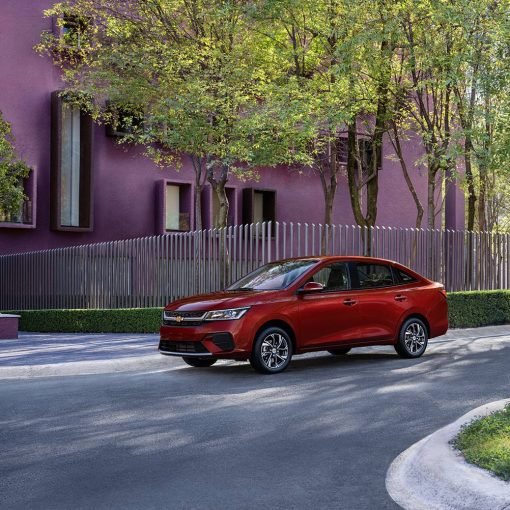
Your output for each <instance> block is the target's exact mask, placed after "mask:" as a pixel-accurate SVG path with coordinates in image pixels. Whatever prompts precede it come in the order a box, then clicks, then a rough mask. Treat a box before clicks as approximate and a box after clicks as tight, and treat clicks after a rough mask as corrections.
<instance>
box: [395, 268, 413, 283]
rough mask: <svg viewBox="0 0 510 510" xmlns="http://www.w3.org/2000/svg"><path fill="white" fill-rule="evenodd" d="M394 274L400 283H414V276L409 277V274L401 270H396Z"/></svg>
mask: <svg viewBox="0 0 510 510" xmlns="http://www.w3.org/2000/svg"><path fill="white" fill-rule="evenodd" d="M396 272H397V276H398V279H399V280H400V283H412V282H415V281H416V278H415V277H414V276H411V275H410V274H409V273H406V272H405V271H402V269H396Z"/></svg>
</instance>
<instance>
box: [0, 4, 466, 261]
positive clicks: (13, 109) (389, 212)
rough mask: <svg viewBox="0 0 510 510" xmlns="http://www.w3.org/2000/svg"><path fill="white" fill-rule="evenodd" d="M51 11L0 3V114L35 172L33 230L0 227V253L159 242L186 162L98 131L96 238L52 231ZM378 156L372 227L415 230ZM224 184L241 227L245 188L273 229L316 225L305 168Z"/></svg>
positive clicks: (420, 180) (398, 179) (457, 203)
mask: <svg viewBox="0 0 510 510" xmlns="http://www.w3.org/2000/svg"><path fill="white" fill-rule="evenodd" d="M52 3H53V2H52V1H51V0H3V1H2V2H1V4H0V64H1V68H2V73H0V110H1V111H2V112H3V115H4V117H5V119H6V120H8V121H9V122H11V123H12V127H13V132H14V135H15V137H16V149H17V151H18V154H19V156H20V157H21V158H23V159H24V160H25V161H26V162H27V163H28V164H29V165H30V166H32V167H33V168H34V169H35V170H36V172H37V225H36V228H35V229H34V230H26V229H25V230H22V229H5V228H2V226H1V224H0V253H9V252H11V253H12V252H19V251H28V250H38V249H47V248H52V247H60V246H68V245H74V244H82V243H91V242H100V241H107V240H115V239H124V238H132V237H138V236H144V235H151V234H155V233H158V232H157V228H158V227H157V225H158V219H157V218H156V214H157V211H158V207H157V203H156V202H157V198H156V197H157V192H156V188H157V186H158V182H159V181H161V180H162V179H168V180H170V181H175V182H186V183H192V182H193V180H194V178H193V172H192V169H191V165H190V162H189V161H188V159H187V157H183V164H182V167H181V168H180V169H179V170H176V169H165V170H162V169H160V168H158V167H156V166H155V165H154V164H153V163H152V162H151V161H149V160H148V159H147V158H146V157H144V156H143V154H142V151H141V149H140V148H137V147H126V146H119V145H118V144H116V143H115V141H114V140H113V139H111V138H107V137H106V136H105V132H104V127H102V126H97V127H96V128H95V133H94V172H95V175H94V190H93V195H94V229H93V231H92V232H87V233H75V232H55V231H52V230H51V229H50V203H49V200H50V198H49V182H50V181H49V175H50V94H51V92H53V91H54V90H57V89H60V88H61V87H62V84H61V82H60V79H59V73H58V70H57V69H56V68H55V67H54V66H53V65H52V64H51V62H50V60H49V58H47V57H41V56H39V55H38V54H36V53H35V51H34V50H33V46H34V45H35V44H36V43H37V42H38V41H39V37H40V33H41V32H42V31H43V30H51V20H50V19H48V18H44V17H43V16H42V11H43V10H44V9H45V8H48V7H49V6H50V5H51V4H52ZM384 150H385V158H384V163H383V169H382V170H381V173H380V192H379V203H378V217H377V223H378V224H379V225H387V226H402V227H412V226H414V224H415V218H416V208H415V206H414V203H413V201H412V198H411V195H410V193H409V191H408V190H407V187H406V184H405V182H404V180H403V177H402V172H401V169H400V165H399V163H398V162H396V161H394V160H393V159H392V157H391V154H392V149H391V145H390V144H389V143H388V142H387V141H386V143H385V149H384ZM404 151H405V156H406V160H407V161H408V165H409V171H410V172H411V173H412V176H413V180H414V183H415V186H416V188H417V189H418V192H419V195H420V197H421V199H422V201H423V204H425V202H426V172H425V170H424V169H423V168H422V167H419V166H415V162H416V161H418V159H419V158H420V156H421V155H422V148H421V146H420V144H419V143H418V142H417V141H416V140H411V141H408V142H406V143H405V146H404ZM229 185H230V186H232V187H234V188H235V189H236V201H237V205H238V207H237V212H238V217H237V220H238V221H241V210H242V191H241V190H242V188H244V187H255V188H256V187H260V188H267V189H275V190H276V191H277V205H276V207H277V211H276V212H277V220H278V221H294V222H302V223H305V222H307V223H314V222H316V223H320V222H322V221H323V214H324V213H323V195H322V188H321V184H320V181H319V178H318V177H317V176H316V175H314V174H313V172H312V171H311V170H309V169H303V171H302V173H298V172H296V171H293V170H289V169H288V168H285V167H280V168H270V169H260V172H259V180H258V182H254V181H251V182H249V181H248V182H240V181H238V180H237V179H234V178H233V179H232V180H231V182H230V183H229ZM463 207H464V204H463V195H462V193H461V192H460V191H459V190H458V189H455V190H453V192H452V198H451V199H450V200H449V201H448V210H447V213H446V214H447V224H448V226H449V228H457V229H460V228H463V226H464V212H463ZM334 222H335V223H339V224H353V223H354V219H353V215H352V210H351V205H350V201H349V195H348V190H347V184H346V179H345V177H342V178H341V179H340V184H339V188H338V193H337V196H336V199H335V209H334ZM438 225H439V223H438Z"/></svg>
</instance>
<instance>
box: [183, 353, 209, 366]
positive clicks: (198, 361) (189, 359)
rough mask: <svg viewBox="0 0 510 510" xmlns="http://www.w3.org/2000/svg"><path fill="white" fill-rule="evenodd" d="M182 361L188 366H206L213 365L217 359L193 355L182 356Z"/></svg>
mask: <svg viewBox="0 0 510 510" xmlns="http://www.w3.org/2000/svg"><path fill="white" fill-rule="evenodd" d="M182 361H184V363H187V364H188V365H189V366H190V367H197V368H206V367H211V366H212V365H214V364H215V363H216V362H217V361H218V360H217V359H214V358H195V357H194V356H183V357H182Z"/></svg>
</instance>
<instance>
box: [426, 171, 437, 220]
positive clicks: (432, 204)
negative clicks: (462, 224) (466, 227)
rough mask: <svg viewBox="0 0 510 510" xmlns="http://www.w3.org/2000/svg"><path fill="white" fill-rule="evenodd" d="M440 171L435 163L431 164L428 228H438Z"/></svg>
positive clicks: (429, 172)
mask: <svg viewBox="0 0 510 510" xmlns="http://www.w3.org/2000/svg"><path fill="white" fill-rule="evenodd" d="M438 171H439V169H438V168H437V166H436V164H435V163H433V162H430V163H429V168H428V176H427V227H428V228H430V229H434V228H436V178H437V172H438Z"/></svg>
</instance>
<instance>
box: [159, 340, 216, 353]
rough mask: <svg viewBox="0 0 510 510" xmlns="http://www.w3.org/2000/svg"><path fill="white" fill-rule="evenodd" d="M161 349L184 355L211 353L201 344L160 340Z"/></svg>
mask: <svg viewBox="0 0 510 510" xmlns="http://www.w3.org/2000/svg"><path fill="white" fill-rule="evenodd" d="M159 349H160V350H161V351H167V352H182V353H183V354H186V353H195V354H200V353H208V352H209V351H208V350H207V349H206V348H205V347H204V346H203V345H202V343H201V342H174V341H172V340H160V342H159Z"/></svg>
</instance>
